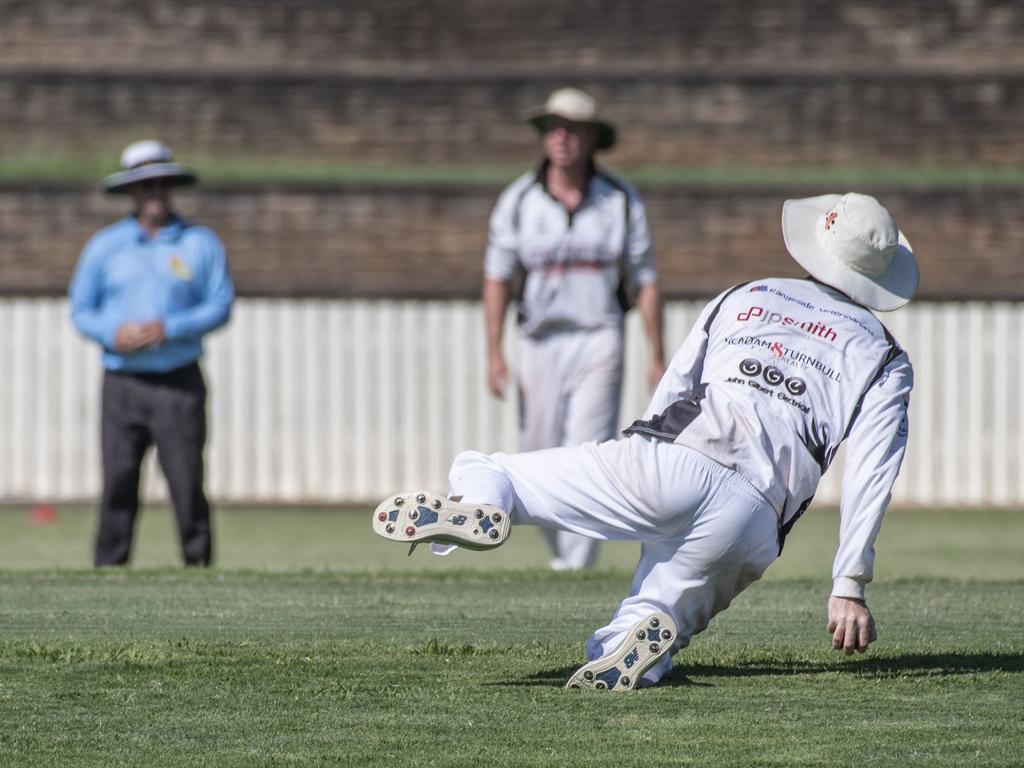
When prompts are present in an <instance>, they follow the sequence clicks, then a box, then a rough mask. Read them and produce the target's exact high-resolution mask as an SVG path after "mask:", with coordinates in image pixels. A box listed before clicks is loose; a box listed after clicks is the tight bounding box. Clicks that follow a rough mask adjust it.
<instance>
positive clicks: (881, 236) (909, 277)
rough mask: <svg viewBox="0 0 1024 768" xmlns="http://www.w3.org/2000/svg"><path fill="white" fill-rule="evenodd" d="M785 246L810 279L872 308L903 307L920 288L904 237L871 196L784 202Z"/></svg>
mask: <svg viewBox="0 0 1024 768" xmlns="http://www.w3.org/2000/svg"><path fill="white" fill-rule="evenodd" d="M782 235H783V237H784V238H785V241H786V249H787V250H788V251H789V253H790V255H791V256H792V257H793V258H794V259H796V261H797V263H799V264H800V266H802V267H803V268H804V269H806V270H807V271H808V272H809V273H810V274H811V276H812V277H814V278H816V279H818V280H820V281H821V282H823V283H825V284H827V285H831V286H832V287H834V288H836V289H838V290H840V291H842V292H843V293H845V294H846V295H847V296H849V297H850V298H851V299H853V300H854V301H856V302H857V303H859V304H863V305H864V306H866V307H868V308H869V309H875V310H879V311H882V312H890V311H892V310H894V309H899V308H900V307H902V306H903V305H904V304H906V303H907V302H908V301H910V299H911V297H913V295H914V292H915V291H916V290H917V283H918V271H917V262H916V261H915V260H914V252H913V250H912V249H911V247H910V242H909V241H908V240H907V238H906V236H905V235H904V234H903V233H902V232H900V231H899V229H898V228H897V227H896V222H894V221H893V219H892V216H890V215H889V211H887V210H886V209H885V208H884V207H883V206H882V204H881V203H879V202H878V201H877V200H876V199H875V198H873V197H871V196H870V195H860V194H857V193H856V192H849V193H847V194H845V195H818V196H817V197H805V198H802V199H798V200H787V201H786V202H785V204H784V205H783V206H782Z"/></svg>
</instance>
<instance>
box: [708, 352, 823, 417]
mask: <svg viewBox="0 0 1024 768" xmlns="http://www.w3.org/2000/svg"><path fill="white" fill-rule="evenodd" d="M740 373H742V374H743V375H744V376H746V377H747V378H745V379H743V378H740V377H739V376H730V377H729V378H727V379H726V381H727V382H729V383H730V384H745V385H747V386H748V387H751V388H752V389H756V390H757V391H758V392H762V393H763V394H766V395H769V396H771V397H774V398H775V399H776V400H781V401H782V402H784V403H786V404H788V405H791V406H793V407H794V408H798V409H799V410H800V411H802V412H803V413H809V412H810V410H811V408H810V406H809V405H807V404H806V403H802V402H800V401H799V400H797V399H796V398H798V397H800V396H801V395H802V394H804V392H806V391H807V382H805V381H804V380H803V379H801V378H799V377H798V376H790V377H788V378H787V377H786V374H784V373H783V372H782V371H780V370H779V369H778V368H776V367H774V366H771V365H762V364H761V361H760V360H755V359H754V358H752V357H748V358H747V359H746V360H744V361H743V362H741V363H740ZM762 381H764V384H767V385H768V386H765V385H764V384H762V383H761V382H762ZM780 385H781V389H780V388H779V387H780Z"/></svg>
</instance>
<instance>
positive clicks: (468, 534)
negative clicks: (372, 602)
mask: <svg viewBox="0 0 1024 768" xmlns="http://www.w3.org/2000/svg"><path fill="white" fill-rule="evenodd" d="M373 532H374V533H376V534H377V535H378V536H382V537H384V538H385V539H387V540H388V541H398V542H402V543H405V544H411V545H413V546H415V545H416V544H424V543H427V542H430V543H437V544H455V545H457V546H459V547H465V548H466V549H494V548H495V547H500V546H501V545H502V544H504V543H505V541H506V540H507V539H508V536H509V533H510V532H511V521H510V520H509V517H508V515H506V514H505V512H504V510H502V509H499V508H498V507H494V506H491V505H490V504H466V503H464V502H461V501H454V500H452V499H449V498H446V497H444V496H438V495H436V494H433V493H428V492H426V491H409V492H408V493H400V494H398V495H396V496H390V497H388V498H386V499H384V501H382V502H381V503H380V504H379V505H378V506H377V509H375V510H374V511H373ZM409 554H412V549H410V550H409Z"/></svg>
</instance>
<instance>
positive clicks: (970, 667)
mask: <svg viewBox="0 0 1024 768" xmlns="http://www.w3.org/2000/svg"><path fill="white" fill-rule="evenodd" d="M680 662H683V660H677V663H676V666H675V668H674V669H673V670H672V673H671V674H670V675H669V676H668V677H667V678H666V679H665V680H662V681H661V684H660V685H661V687H670V688H671V687H678V688H683V687H691V686H699V687H711V686H713V685H714V683H709V682H703V681H701V680H699V679H695V678H704V677H770V676H786V675H820V674H831V673H838V674H843V675H856V676H860V677H871V678H897V679H898V678H917V677H944V676H948V675H973V674H978V673H983V672H1010V673H1018V674H1020V673H1024V653H964V654H958V653H908V654H902V655H899V656H890V657H875V658H871V657H865V658H853V659H846V658H843V659H837V660H836V661H834V662H814V661H799V660H770V661H759V660H751V661H749V662H741V663H738V664H714V663H710V664H706V663H705V664H701V663H698V664H686V663H685V662H683V663H680ZM577 668H578V667H577V666H569V667H558V668H555V669H546V670H541V671H539V672H534V673H533V674H531V675H528V676H526V677H523V678H520V679H518V680H502V681H497V682H493V683H485V685H492V686H516V687H520V686H522V687H532V686H542V687H543V686H547V687H554V688H560V687H562V686H564V685H565V682H566V680H568V679H569V676H570V675H572V673H573V672H575V671H576V669H577Z"/></svg>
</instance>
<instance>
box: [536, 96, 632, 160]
mask: <svg viewBox="0 0 1024 768" xmlns="http://www.w3.org/2000/svg"><path fill="white" fill-rule="evenodd" d="M600 111H601V109H600V106H599V105H598V103H597V100H596V99H595V98H594V97H593V96H591V95H590V94H589V93H586V92H585V91H581V90H579V89H578V88H559V89H558V90H557V91H554V92H553V93H552V94H551V95H550V96H548V100H547V101H546V102H544V106H543V107H541V108H540V109H536V110H534V111H533V113H532V114H530V116H529V117H528V118H527V119H526V121H527V122H528V123H532V124H533V126H534V127H535V128H536V129H537V130H538V131H541V132H543V131H544V124H545V123H546V122H547V121H548V120H549V119H551V118H552V117H560V118H562V119H563V120H569V121H570V122H573V123H585V124H587V125H591V126H593V127H594V128H595V129H597V144H596V145H595V149H611V148H612V147H613V146H615V126H613V125H612V124H611V123H609V122H606V121H604V120H602V119H601V117H600Z"/></svg>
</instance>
